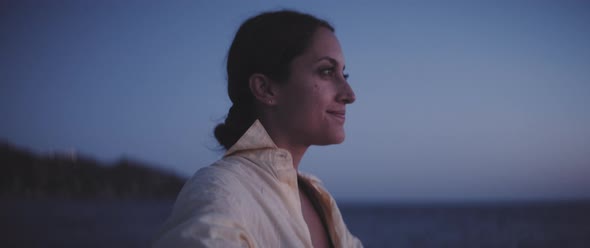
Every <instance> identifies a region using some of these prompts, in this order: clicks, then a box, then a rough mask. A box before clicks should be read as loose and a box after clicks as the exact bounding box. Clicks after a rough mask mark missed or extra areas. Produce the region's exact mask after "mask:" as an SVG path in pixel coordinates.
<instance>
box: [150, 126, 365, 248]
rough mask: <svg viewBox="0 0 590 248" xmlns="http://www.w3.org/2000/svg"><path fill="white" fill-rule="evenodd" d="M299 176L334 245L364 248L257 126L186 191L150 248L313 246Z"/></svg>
mask: <svg viewBox="0 0 590 248" xmlns="http://www.w3.org/2000/svg"><path fill="white" fill-rule="evenodd" d="M298 177H299V178H300V180H303V181H304V182H305V183H306V184H308V185H310V189H311V191H312V193H313V194H314V195H315V196H316V197H317V199H318V203H319V206H320V208H321V209H319V210H318V211H321V212H323V216H324V221H325V223H326V226H327V231H328V233H329V235H330V238H331V240H332V244H333V245H334V247H362V244H361V242H360V241H359V240H358V239H357V238H356V237H354V236H353V235H352V234H351V233H350V232H349V231H348V228H347V227H346V225H345V224H344V221H343V219H342V216H341V214H340V211H339V210H338V206H336V202H335V201H334V199H333V198H332V196H331V195H330V194H329V193H328V191H326V190H325V189H324V188H323V186H322V185H321V182H320V181H319V180H318V179H317V178H315V177H313V176H309V175H304V174H301V173H298V172H297V170H296V169H295V168H293V161H292V159H291V154H290V153H289V152H288V151H287V150H284V149H280V148H278V147H277V146H276V145H275V144H274V142H273V141H272V139H271V138H270V136H269V135H268V133H267V132H266V130H265V129H264V127H263V126H262V124H261V123H260V122H259V121H258V120H256V121H255V122H254V124H252V126H251V127H250V128H249V129H248V131H246V133H245V134H244V135H243V136H242V137H241V138H240V139H239V140H238V141H237V142H236V144H235V145H233V146H232V147H231V148H230V149H229V150H228V151H227V152H226V153H225V155H224V157H223V158H222V159H221V160H219V161H217V162H215V163H214V164H212V165H211V166H208V167H204V168H202V169H200V170H199V171H197V172H196V173H195V174H194V175H193V177H192V178H191V179H190V180H189V181H188V182H187V183H186V184H185V185H184V187H183V188H182V190H181V191H180V193H179V195H178V198H177V199H176V202H175V204H174V207H173V209H172V214H171V216H170V217H169V218H168V219H167V221H166V222H165V223H164V226H163V227H162V229H161V231H160V233H159V234H158V236H157V237H156V240H155V241H154V243H153V247H313V245H312V242H311V236H310V234H309V229H308V227H307V224H306V222H305V220H304V218H303V213H302V211H301V202H300V200H299V187H298V185H297V184H298V181H297V179H298ZM320 216H321V214H320Z"/></svg>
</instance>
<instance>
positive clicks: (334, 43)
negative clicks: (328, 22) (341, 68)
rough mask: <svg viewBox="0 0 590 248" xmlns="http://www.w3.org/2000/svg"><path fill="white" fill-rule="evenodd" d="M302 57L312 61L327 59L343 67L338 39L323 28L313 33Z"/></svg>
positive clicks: (342, 56)
mask: <svg viewBox="0 0 590 248" xmlns="http://www.w3.org/2000/svg"><path fill="white" fill-rule="evenodd" d="M302 57H305V58H306V59H310V60H313V61H317V60H319V59H321V58H325V57H329V58H332V59H334V60H336V62H338V63H339V64H341V65H344V55H343V54H342V48H341V47H340V42H339V41H338V38H336V35H335V34H334V32H332V31H331V30H329V29H327V28H324V27H320V28H318V30H317V31H316V32H315V33H314V35H313V37H312V39H311V43H310V45H309V47H308V48H307V50H306V51H305V52H304V53H303V54H302Z"/></svg>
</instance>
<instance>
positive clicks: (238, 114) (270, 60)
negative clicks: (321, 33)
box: [214, 10, 334, 150]
mask: <svg viewBox="0 0 590 248" xmlns="http://www.w3.org/2000/svg"><path fill="white" fill-rule="evenodd" d="M319 27H325V28H328V29H329V30H331V31H334V28H333V27H332V26H331V25H330V24H329V23H328V22H326V21H325V20H321V19H318V18H316V17H314V16H311V15H309V14H304V13H299V12H296V11H292V10H281V11H275V12H265V13H262V14H259V15H257V16H254V17H251V18H250V19H248V20H246V21H245V22H244V23H243V24H242V25H241V26H240V28H239V29H238V31H237V32H236V36H235V37H234V40H233V42H232V44H231V47H230V48H229V52H228V55H227V93H228V95H229V98H230V100H231V102H232V104H233V105H232V106H231V108H230V109H229V112H228V114H227V117H226V119H225V122H224V123H221V124H219V125H217V127H215V131H214V133H215V138H217V141H218V142H219V144H221V145H222V146H223V147H224V148H225V149H226V150H227V149H229V148H230V147H231V146H232V145H233V144H235V143H236V142H237V141H238V139H239V138H240V137H241V136H242V135H243V134H244V132H246V130H247V129H248V128H249V127H250V125H252V123H254V121H255V120H256V119H257V118H258V116H257V113H256V109H255V106H256V105H255V98H254V96H253V95H252V92H251V91H250V87H249V79H250V76H251V75H252V74H254V73H261V74H264V75H266V76H267V77H269V78H271V79H273V80H275V81H278V82H281V81H284V80H286V79H287V78H288V77H289V66H290V64H291V61H293V59H294V58H295V57H297V56H299V55H301V54H302V53H303V52H304V51H305V49H307V47H309V45H310V42H311V38H312V36H313V34H314V33H315V31H316V30H317V29H318V28H319Z"/></svg>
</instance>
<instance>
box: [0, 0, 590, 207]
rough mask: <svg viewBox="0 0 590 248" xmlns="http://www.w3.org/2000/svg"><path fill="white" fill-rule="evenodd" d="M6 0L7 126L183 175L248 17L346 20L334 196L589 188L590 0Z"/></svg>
mask: <svg viewBox="0 0 590 248" xmlns="http://www.w3.org/2000/svg"><path fill="white" fill-rule="evenodd" d="M148 2H149V3H147V2H143V1H142V2H140V1H114V0H110V1H36V2H34V1H26V3H24V2H23V1H17V0H13V1H2V2H1V3H0V118H1V120H0V139H2V140H5V141H8V142H10V143H13V144H16V145H18V146H23V147H26V148H29V149H32V150H34V151H38V152H51V151H69V150H76V151H78V152H80V153H84V154H88V155H91V156H95V157H96V158H99V159H101V160H103V161H105V162H113V161H115V160H116V159H118V158H119V157H121V156H127V157H131V158H136V159H139V160H141V161H146V162H149V163H152V164H156V165H160V166H163V167H166V168H167V169H170V170H172V171H176V172H178V173H179V174H182V175H187V176H188V175H191V174H192V173H194V171H196V170H197V169H199V168H201V167H203V166H207V165H209V164H210V163H212V162H214V161H215V160H216V159H218V158H219V157H220V156H221V155H222V152H221V151H220V150H219V149H218V145H217V143H216V141H215V139H214V138H213V135H212V129H213V127H214V126H215V125H216V124H217V123H218V122H220V121H222V120H223V118H224V115H225V114H226V112H227V109H228V108H229V106H230V101H229V99H228V98H227V94H226V91H225V87H226V86H225V75H224V62H225V60H224V59H225V55H226V52H227V49H228V47H229V45H230V42H231V39H232V38H233V35H234V32H235V31H236V30H237V28H238V26H239V25H240V24H241V22H242V21H244V20H245V19H246V18H248V17H250V16H252V15H254V14H257V13H259V12H261V11H265V10H276V9H280V8H291V9H296V10H300V11H304V12H309V13H312V14H315V15H317V16H319V17H321V18H325V19H327V20H328V21H330V22H331V23H333V24H334V26H335V28H336V35H337V36H338V37H339V39H340V42H341V43H342V47H343V50H344V55H345V57H346V60H347V65H346V67H347V71H348V72H349V73H350V75H351V77H350V80H349V81H350V83H351V85H352V87H353V89H354V90H355V92H356V95H357V101H356V102H355V103H354V104H352V105H350V106H349V108H348V111H347V115H348V116H347V124H346V131H347V140H346V141H345V142H344V143H343V144H341V145H336V146H327V147H312V148H310V149H309V150H308V153H307V154H306V155H305V157H304V158H303V160H302V162H301V166H300V168H301V170H303V171H306V172H311V173H313V174H316V175H317V176H318V177H320V178H321V179H322V180H323V181H324V183H325V184H326V186H327V187H328V189H329V190H330V191H331V192H332V193H333V194H334V196H335V197H336V198H337V199H345V200H346V199H350V200H388V201H389V200H428V201H429V200H472V199H475V200H497V199H545V198H549V199H554V198H590V179H589V178H590V4H589V3H588V2H587V1H557V0H556V1H487V2H486V1H445V3H440V1H429V2H426V1H383V2H373V3H364V4H361V3H360V1H358V2H359V3H346V2H343V1H331V2H322V3H315V2H314V1H298V3H296V4H292V3H281V2H278V1H252V2H250V3H244V2H246V1H148Z"/></svg>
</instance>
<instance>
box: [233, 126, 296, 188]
mask: <svg viewBox="0 0 590 248" xmlns="http://www.w3.org/2000/svg"><path fill="white" fill-rule="evenodd" d="M234 155H239V156H243V157H246V158H248V159H250V160H252V161H257V163H256V164H257V165H258V166H259V167H261V168H263V169H264V170H265V171H267V172H269V173H271V174H273V175H274V176H275V177H276V178H277V179H278V180H279V181H282V182H285V183H287V184H289V185H291V186H294V187H295V188H297V170H296V169H295V168H294V167H293V158H292V157H291V153H290V152H289V151H288V150H286V149H282V148H279V147H278V146H277V145H276V144H275V143H274V142H273V141H272V138H271V137H270V135H269V134H268V132H266V129H264V126H262V123H260V121H259V120H256V121H254V123H253V124H252V125H251V126H250V128H248V130H247V131H246V132H245V133H244V135H242V137H240V139H238V141H237V142H236V143H235V144H234V145H233V146H232V147H230V148H229V149H228V150H227V152H226V153H225V155H224V157H228V156H234Z"/></svg>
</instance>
